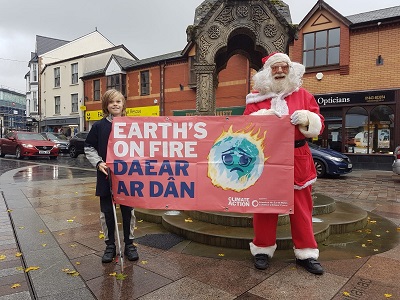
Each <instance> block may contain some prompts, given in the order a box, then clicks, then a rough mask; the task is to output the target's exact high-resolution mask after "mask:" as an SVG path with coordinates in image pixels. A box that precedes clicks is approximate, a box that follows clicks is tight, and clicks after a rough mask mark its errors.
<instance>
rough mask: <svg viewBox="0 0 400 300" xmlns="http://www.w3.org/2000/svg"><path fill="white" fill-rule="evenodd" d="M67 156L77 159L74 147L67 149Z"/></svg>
mask: <svg viewBox="0 0 400 300" xmlns="http://www.w3.org/2000/svg"><path fill="white" fill-rule="evenodd" d="M69 156H70V157H72V158H77V157H78V153H76V147H75V146H71V147H70V148H69Z"/></svg>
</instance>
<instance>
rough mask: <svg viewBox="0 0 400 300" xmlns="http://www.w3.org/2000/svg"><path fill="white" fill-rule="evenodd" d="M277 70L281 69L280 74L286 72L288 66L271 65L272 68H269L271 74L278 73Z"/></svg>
mask: <svg viewBox="0 0 400 300" xmlns="http://www.w3.org/2000/svg"><path fill="white" fill-rule="evenodd" d="M279 69H281V70H282V72H287V71H289V65H287V64H285V65H273V66H271V70H272V72H278V71H279Z"/></svg>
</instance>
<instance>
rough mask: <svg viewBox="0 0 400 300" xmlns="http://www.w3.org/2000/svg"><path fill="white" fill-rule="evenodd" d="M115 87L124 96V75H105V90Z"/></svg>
mask: <svg viewBox="0 0 400 300" xmlns="http://www.w3.org/2000/svg"><path fill="white" fill-rule="evenodd" d="M109 89H116V90H117V91H120V92H121V93H122V95H124V96H126V92H125V91H126V75H125V74H115V75H111V76H108V77H107V90H109Z"/></svg>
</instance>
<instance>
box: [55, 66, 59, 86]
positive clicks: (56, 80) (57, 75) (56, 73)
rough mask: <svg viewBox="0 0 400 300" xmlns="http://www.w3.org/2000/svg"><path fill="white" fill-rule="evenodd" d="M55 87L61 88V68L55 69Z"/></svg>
mask: <svg viewBox="0 0 400 300" xmlns="http://www.w3.org/2000/svg"><path fill="white" fill-rule="evenodd" d="M54 87H60V68H54Z"/></svg>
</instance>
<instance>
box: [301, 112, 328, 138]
mask: <svg viewBox="0 0 400 300" xmlns="http://www.w3.org/2000/svg"><path fill="white" fill-rule="evenodd" d="M307 116H308V121H309V124H308V126H303V125H299V130H300V132H301V133H302V134H303V135H304V136H305V137H306V138H313V137H317V136H318V135H319V134H320V132H321V129H322V122H321V118H320V117H319V116H318V115H317V114H316V113H313V112H311V111H307Z"/></svg>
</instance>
